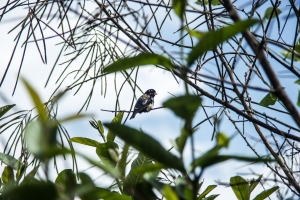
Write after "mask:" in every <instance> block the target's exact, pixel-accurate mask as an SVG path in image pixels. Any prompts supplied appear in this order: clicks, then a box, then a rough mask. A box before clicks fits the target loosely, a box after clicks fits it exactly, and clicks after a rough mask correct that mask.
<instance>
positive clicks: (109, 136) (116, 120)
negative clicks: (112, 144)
mask: <svg viewBox="0 0 300 200" xmlns="http://www.w3.org/2000/svg"><path fill="white" fill-rule="evenodd" d="M123 115H124V112H119V113H118V114H117V116H116V117H115V118H113V120H112V121H111V123H112V124H121V122H122V119H123ZM115 137H116V135H115V134H114V133H112V132H111V131H110V130H108V132H107V136H106V138H107V141H114V140H115Z"/></svg>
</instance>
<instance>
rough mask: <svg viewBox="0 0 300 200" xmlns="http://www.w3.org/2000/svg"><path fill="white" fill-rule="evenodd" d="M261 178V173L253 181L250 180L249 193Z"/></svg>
mask: <svg viewBox="0 0 300 200" xmlns="http://www.w3.org/2000/svg"><path fill="white" fill-rule="evenodd" d="M261 178H262V175H260V176H259V177H258V179H256V180H253V181H250V193H251V192H252V191H253V190H254V189H255V187H256V186H257V185H258V183H259V182H260V180H261Z"/></svg>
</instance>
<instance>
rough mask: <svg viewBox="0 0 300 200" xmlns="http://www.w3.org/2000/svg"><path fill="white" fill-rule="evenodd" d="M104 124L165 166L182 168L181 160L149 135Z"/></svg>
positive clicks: (118, 125)
mask: <svg viewBox="0 0 300 200" xmlns="http://www.w3.org/2000/svg"><path fill="white" fill-rule="evenodd" d="M104 126H106V127H108V128H109V129H110V130H111V131H112V132H114V133H115V134H116V135H117V136H118V137H120V138H121V139H122V140H124V141H125V142H126V143H128V144H129V145H132V146H133V147H134V148H135V149H137V150H139V151H140V152H142V153H143V154H145V155H146V156H149V157H150V158H153V159H154V160H156V161H158V162H160V163H161V164H163V165H165V166H167V167H170V168H174V169H178V170H184V167H183V164H182V162H181V160H180V159H179V158H178V157H176V156H175V155H173V154H171V153H170V152H168V151H167V150H165V149H164V148H163V147H162V145H161V144H160V143H159V142H158V141H156V140H155V139H153V138H152V137H150V136H149V135H147V134H145V133H143V132H141V131H138V130H136V129H133V128H130V127H128V126H124V125H121V124H108V123H106V124H104Z"/></svg>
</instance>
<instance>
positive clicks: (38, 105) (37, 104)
mask: <svg viewBox="0 0 300 200" xmlns="http://www.w3.org/2000/svg"><path fill="white" fill-rule="evenodd" d="M22 81H23V83H24V85H25V87H26V89H27V91H28V93H29V94H30V97H31V100H32V101H33V103H34V105H35V107H36V109H37V112H38V114H39V116H40V118H41V121H42V123H45V122H46V121H47V115H48V114H47V112H46V110H45V108H44V105H43V103H42V101H41V99H40V97H39V95H38V94H37V92H36V91H35V90H34V89H33V87H32V86H31V85H30V84H29V83H28V82H27V81H26V80H25V79H22Z"/></svg>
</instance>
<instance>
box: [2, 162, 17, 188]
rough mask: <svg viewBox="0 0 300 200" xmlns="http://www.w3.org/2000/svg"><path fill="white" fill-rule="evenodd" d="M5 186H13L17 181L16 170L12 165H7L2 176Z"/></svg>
mask: <svg viewBox="0 0 300 200" xmlns="http://www.w3.org/2000/svg"><path fill="white" fill-rule="evenodd" d="M1 179H2V182H3V185H4V186H11V185H13V184H14V183H15V177H14V171H13V168H12V167H11V166H5V167H4V170H3V172H2V176H1Z"/></svg>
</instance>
